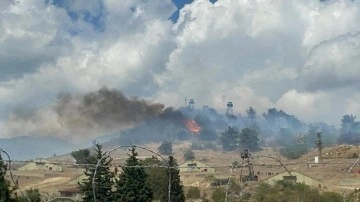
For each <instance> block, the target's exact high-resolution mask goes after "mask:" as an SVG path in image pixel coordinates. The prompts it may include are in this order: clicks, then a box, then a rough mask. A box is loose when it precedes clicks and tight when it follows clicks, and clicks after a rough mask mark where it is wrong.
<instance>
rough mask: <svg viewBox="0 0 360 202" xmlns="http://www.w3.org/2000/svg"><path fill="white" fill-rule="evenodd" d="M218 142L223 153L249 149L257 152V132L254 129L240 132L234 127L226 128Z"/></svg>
mask: <svg viewBox="0 0 360 202" xmlns="http://www.w3.org/2000/svg"><path fill="white" fill-rule="evenodd" d="M220 142H221V145H222V148H223V150H224V151H233V150H236V149H250V150H251V151H257V150H259V149H260V147H259V137H258V132H257V131H256V130H255V129H251V128H244V129H242V130H241V132H240V131H239V130H238V129H237V128H236V127H228V129H227V130H225V132H223V133H221V137H220Z"/></svg>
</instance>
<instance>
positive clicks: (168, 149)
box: [158, 141, 172, 155]
mask: <svg viewBox="0 0 360 202" xmlns="http://www.w3.org/2000/svg"><path fill="white" fill-rule="evenodd" d="M158 151H159V153H160V154H162V155H171V154H172V143H171V142H170V141H164V142H162V143H161V145H160V146H159V147H158Z"/></svg>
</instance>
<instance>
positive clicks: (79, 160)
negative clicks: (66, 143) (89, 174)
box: [71, 144, 96, 164]
mask: <svg viewBox="0 0 360 202" xmlns="http://www.w3.org/2000/svg"><path fill="white" fill-rule="evenodd" d="M95 146H96V144H95ZM71 156H72V157H74V159H75V160H76V164H86V163H87V162H88V158H90V150H89V149H79V150H78V151H73V152H71Z"/></svg>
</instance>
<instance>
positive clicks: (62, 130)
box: [5, 87, 335, 144]
mask: <svg viewBox="0 0 360 202" xmlns="http://www.w3.org/2000/svg"><path fill="white" fill-rule="evenodd" d="M250 109H252V110H247V111H246V114H245V115H239V114H233V115H232V116H229V115H228V114H226V113H225V114H222V113H218V112H217V111H216V110H215V109H213V108H210V107H203V108H201V109H194V108H193V107H181V108H179V109H174V108H171V107H168V108H166V107H165V106H164V105H163V104H161V103H151V102H149V101H146V100H144V99H139V98H136V97H133V98H128V97H126V96H125V95H124V94H123V93H122V92H120V91H119V90H116V89H108V88H106V87H103V88H101V89H99V90H97V91H94V92H90V93H87V94H85V95H74V94H69V93H63V94H60V95H59V96H58V99H57V101H56V103H54V105H52V106H51V107H45V108H41V109H33V110H23V109H17V110H14V111H13V113H12V114H11V115H10V116H9V119H8V120H7V121H6V122H5V129H6V131H7V134H8V136H15V135H42V136H56V137H61V138H63V139H69V140H80V141H84V140H87V139H89V138H94V137H97V136H102V135H108V134H112V135H115V136H119V138H120V142H121V144H125V143H134V144H135V143H136V144H139V143H146V142H151V141H156V142H159V141H168V140H170V141H173V140H186V139H189V138H196V139H200V140H211V141H213V140H216V139H218V138H219V136H220V133H222V132H224V131H225V130H226V129H227V128H228V127H229V126H235V127H237V128H238V129H239V130H241V129H243V128H247V127H250V128H254V129H256V130H257V131H258V132H259V135H260V138H262V139H269V140H276V139H280V140H284V139H287V140H288V142H292V141H293V140H296V138H297V137H298V136H299V135H301V134H309V137H311V134H310V132H309V129H311V128H317V129H321V130H322V131H324V133H326V134H335V133H334V130H335V129H333V128H332V127H329V126H328V125H326V124H304V123H302V122H301V121H300V120H298V119H297V118H296V117H295V116H293V115H289V114H287V113H285V112H284V111H281V110H277V109H275V108H270V109H269V110H268V111H267V112H265V113H263V114H262V116H259V115H257V114H256V111H255V109H253V108H250ZM309 142H311V141H310V139H309ZM309 144H310V143H309Z"/></svg>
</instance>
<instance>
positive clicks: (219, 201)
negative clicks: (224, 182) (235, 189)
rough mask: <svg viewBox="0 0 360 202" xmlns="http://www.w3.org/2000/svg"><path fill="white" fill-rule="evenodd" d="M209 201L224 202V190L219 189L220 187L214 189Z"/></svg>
mask: <svg viewBox="0 0 360 202" xmlns="http://www.w3.org/2000/svg"><path fill="white" fill-rule="evenodd" d="M211 199H212V200H213V201H216V202H224V201H225V190H224V188H221V187H219V188H216V189H215V190H214V191H213V193H212V195H211Z"/></svg>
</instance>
